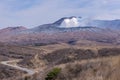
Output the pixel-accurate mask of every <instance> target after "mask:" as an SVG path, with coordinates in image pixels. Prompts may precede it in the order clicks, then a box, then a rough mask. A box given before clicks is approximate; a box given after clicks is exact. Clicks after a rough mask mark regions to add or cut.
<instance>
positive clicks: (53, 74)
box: [45, 68, 61, 80]
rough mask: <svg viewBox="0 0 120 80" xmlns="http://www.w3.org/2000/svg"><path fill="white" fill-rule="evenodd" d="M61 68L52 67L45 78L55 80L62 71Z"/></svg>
mask: <svg viewBox="0 0 120 80" xmlns="http://www.w3.org/2000/svg"><path fill="white" fill-rule="evenodd" d="M60 71H61V68H54V69H52V70H51V71H50V72H49V73H48V74H47V76H46V78H45V80H55V78H56V77H57V75H58V74H59V73H60Z"/></svg>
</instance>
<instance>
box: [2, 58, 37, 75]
mask: <svg viewBox="0 0 120 80" xmlns="http://www.w3.org/2000/svg"><path fill="white" fill-rule="evenodd" d="M19 61H20V60H11V61H2V62H0V63H1V64H3V65H6V66H10V67H13V68H15V69H18V70H21V71H25V72H27V73H28V74H29V75H33V74H35V73H36V72H37V71H35V70H33V69H28V68H23V67H20V66H18V65H16V64H10V63H17V62H19Z"/></svg>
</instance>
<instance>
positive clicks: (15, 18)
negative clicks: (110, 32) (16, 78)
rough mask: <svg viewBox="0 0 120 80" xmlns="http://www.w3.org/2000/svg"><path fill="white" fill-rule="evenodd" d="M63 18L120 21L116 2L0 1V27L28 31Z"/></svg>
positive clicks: (102, 0)
mask: <svg viewBox="0 0 120 80" xmlns="http://www.w3.org/2000/svg"><path fill="white" fill-rule="evenodd" d="M64 16H82V17H84V18H86V17H89V18H92V19H107V20H111V19H120V0H0V28H5V27H11V26H13V27H14V26H25V27H28V28H32V27H36V26H38V25H41V24H45V23H51V22H54V21H56V20H58V19H59V18H61V17H64Z"/></svg>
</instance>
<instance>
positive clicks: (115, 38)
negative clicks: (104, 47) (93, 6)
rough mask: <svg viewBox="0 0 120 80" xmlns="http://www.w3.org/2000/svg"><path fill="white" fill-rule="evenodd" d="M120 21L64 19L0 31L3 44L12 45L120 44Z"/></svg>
mask: <svg viewBox="0 0 120 80" xmlns="http://www.w3.org/2000/svg"><path fill="white" fill-rule="evenodd" d="M119 25H120V20H111V21H103V20H102V21H100V20H90V21H87V20H85V19H81V18H77V17H74V16H72V17H64V18H61V19H59V20H58V21H56V22H54V23H50V24H43V25H40V26H38V27H35V28H31V29H26V28H23V27H15V28H6V29H2V30H0V33H1V34H0V37H2V38H1V39H0V41H1V42H6V43H11V44H24V45H28V44H32V45H34V44H48V43H59V42H69V41H78V40H90V41H96V42H102V43H112V44H113V43H114V44H119V43H120V29H119ZM116 28H117V30H116Z"/></svg>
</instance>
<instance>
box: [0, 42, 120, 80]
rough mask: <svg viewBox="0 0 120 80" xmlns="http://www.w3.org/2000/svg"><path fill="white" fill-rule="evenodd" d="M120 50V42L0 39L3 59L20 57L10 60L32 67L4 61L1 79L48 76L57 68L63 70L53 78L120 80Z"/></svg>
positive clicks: (40, 79) (41, 79)
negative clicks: (34, 42)
mask: <svg viewBox="0 0 120 80" xmlns="http://www.w3.org/2000/svg"><path fill="white" fill-rule="evenodd" d="M119 54H120V46H119V45H116V44H110V43H102V42H95V41H87V40H81V41H77V42H73V43H72V44H71V43H57V44H48V45H44V46H38V45H37V46H30V45H29V46H18V45H8V44H4V43H0V61H1V63H2V62H4V61H12V60H16V61H13V62H8V63H7V64H10V65H17V66H19V67H21V68H26V69H28V70H29V71H28V72H27V71H24V70H21V69H19V68H15V67H13V66H8V65H4V64H0V80H13V79H14V80H47V79H45V77H46V76H47V74H48V73H49V72H50V71H51V70H52V69H54V68H60V69H61V71H60V72H59V74H57V76H55V77H54V79H53V80H120V78H119V75H120V73H119V72H120V71H119V70H120V69H119V67H120V59H119V58H120V56H119ZM17 60H19V61H17ZM30 71H32V72H30ZM30 73H31V74H30ZM50 80H52V79H50Z"/></svg>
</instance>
